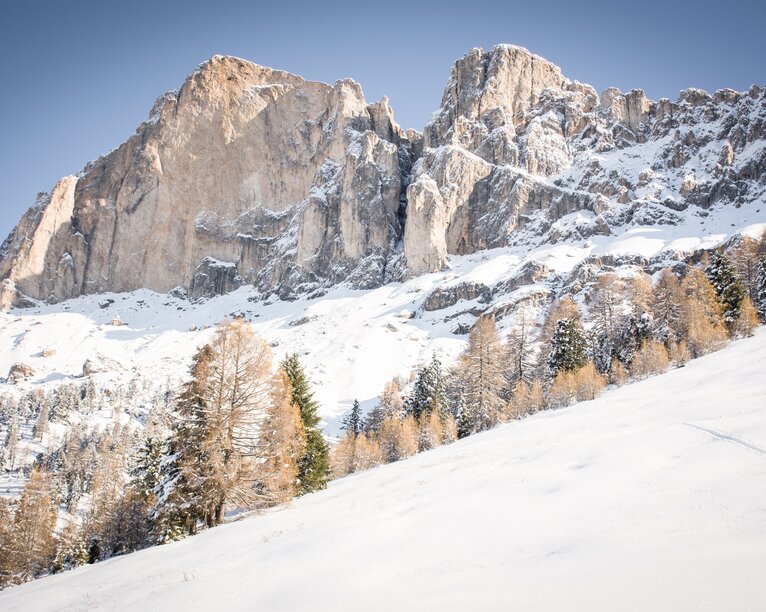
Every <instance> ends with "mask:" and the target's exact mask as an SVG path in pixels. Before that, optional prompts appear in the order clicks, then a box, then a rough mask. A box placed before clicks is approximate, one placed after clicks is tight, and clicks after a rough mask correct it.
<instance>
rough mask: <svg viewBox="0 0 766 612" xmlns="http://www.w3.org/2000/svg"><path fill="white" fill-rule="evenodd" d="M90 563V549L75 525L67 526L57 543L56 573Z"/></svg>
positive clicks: (54, 568) (54, 563)
mask: <svg viewBox="0 0 766 612" xmlns="http://www.w3.org/2000/svg"><path fill="white" fill-rule="evenodd" d="M87 562H88V547H87V546H86V544H85V540H84V539H83V537H82V533H81V531H80V529H79V528H78V526H77V525H76V524H75V523H70V524H69V525H67V526H66V527H65V528H64V530H63V531H62V533H61V536H60V537H59V538H58V540H57V541H56V558H55V560H54V562H53V571H54V572H63V571H66V570H69V569H72V568H75V567H78V566H80V565H84V564H85V563H87Z"/></svg>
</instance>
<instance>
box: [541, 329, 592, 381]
mask: <svg viewBox="0 0 766 612" xmlns="http://www.w3.org/2000/svg"><path fill="white" fill-rule="evenodd" d="M587 360H588V358H587V352H586V344H585V337H584V335H583V332H582V328H581V327H580V325H579V324H578V322H577V321H575V320H572V319H561V320H560V321H559V322H558V323H557V324H556V330H555V332H554V333H553V338H552V339H551V352H550V357H549V358H548V368H549V371H550V375H551V376H552V377H555V376H556V375H557V374H558V373H559V372H571V371H574V370H577V369H579V368H581V367H582V366H584V365H585V363H586V362H587Z"/></svg>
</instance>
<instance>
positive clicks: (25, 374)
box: [6, 363, 35, 385]
mask: <svg viewBox="0 0 766 612" xmlns="http://www.w3.org/2000/svg"><path fill="white" fill-rule="evenodd" d="M34 375H35V370H34V368H33V367H32V366H30V365H27V364H26V363H14V364H13V365H12V366H11V368H10V370H8V377H7V378H6V382H8V384H11V385H17V384H19V383H20V382H24V381H25V380H29V379H30V378H32V377H33V376H34Z"/></svg>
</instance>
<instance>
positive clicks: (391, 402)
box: [363, 378, 404, 434]
mask: <svg viewBox="0 0 766 612" xmlns="http://www.w3.org/2000/svg"><path fill="white" fill-rule="evenodd" d="M402 386H403V384H402V381H401V380H400V379H399V378H394V379H393V380H390V381H389V382H387V383H386V386H385V387H383V392H382V393H381V394H380V397H379V398H378V404H377V405H376V406H375V407H374V408H373V409H372V410H371V411H370V412H369V414H368V415H367V417H366V418H365V419H364V425H363V428H364V431H365V433H367V434H377V433H378V432H380V426H381V424H382V423H383V421H384V420H385V419H386V418H387V417H390V416H395V417H398V418H403V417H404V401H403V400H402Z"/></svg>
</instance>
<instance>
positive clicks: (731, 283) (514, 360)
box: [332, 238, 766, 476]
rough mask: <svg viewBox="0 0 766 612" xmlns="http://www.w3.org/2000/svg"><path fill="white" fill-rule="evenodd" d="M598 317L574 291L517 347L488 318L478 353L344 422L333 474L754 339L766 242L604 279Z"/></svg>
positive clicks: (591, 300)
mask: <svg viewBox="0 0 766 612" xmlns="http://www.w3.org/2000/svg"><path fill="white" fill-rule="evenodd" d="M584 298H585V301H586V303H587V306H588V308H587V316H585V315H584V314H583V313H582V312H581V309H580V306H579V305H578V303H577V301H575V299H574V298H573V297H572V296H570V295H564V296H562V297H561V298H560V299H558V300H556V301H555V302H554V303H553V304H552V306H551V308H550V309H549V311H548V313H547V317H546V319H545V321H544V323H543V324H542V326H541V328H540V330H539V332H538V333H537V338H536V339H533V333H534V331H533V326H532V325H531V324H530V322H529V321H528V320H527V318H526V316H525V315H524V313H520V316H519V318H518V320H517V321H516V325H515V326H513V327H512V328H511V330H510V332H509V333H508V335H507V337H506V338H505V339H503V338H501V336H500V334H499V333H498V331H497V329H496V326H495V321H494V319H493V318H492V317H490V316H483V317H481V318H479V319H478V320H477V322H476V324H475V325H474V326H473V328H472V330H471V332H470V335H469V337H468V346H467V348H466V349H465V351H464V352H463V354H462V355H461V356H460V357H459V359H458V360H457V362H456V363H455V365H454V366H453V367H451V368H449V369H448V370H446V371H445V370H444V369H443V368H442V366H441V363H440V361H439V359H438V358H437V357H436V356H434V358H433V360H432V361H431V362H430V363H429V364H427V365H424V366H421V367H420V368H418V369H417V371H416V372H414V374H413V376H412V379H413V381H414V382H413V383H412V384H411V385H409V390H407V391H406V390H405V388H406V387H407V384H406V382H405V381H402V380H401V379H395V380H393V381H391V382H389V383H388V385H387V386H386V388H385V389H384V391H383V393H382V394H381V396H380V398H379V400H378V404H377V406H376V407H375V408H374V409H373V410H371V411H370V413H369V414H368V415H367V417H366V418H362V417H361V415H360V411H359V406H358V403H357V402H355V403H354V407H353V408H352V411H351V413H350V414H349V415H348V416H347V417H346V419H345V420H344V430H345V432H346V434H345V436H344V437H343V438H342V439H341V440H340V442H339V443H338V445H337V446H336V447H335V452H334V455H333V462H332V467H333V474H334V475H335V476H344V475H346V474H350V473H353V472H357V471H360V470H364V469H368V468H370V467H374V466H376V465H380V464H383V463H390V462H392V461H398V460H400V459H405V458H406V457H409V456H411V455H413V454H415V453H416V452H421V451H424V450H429V449H431V448H434V447H435V446H439V445H440V444H447V443H449V442H452V441H453V440H455V439H457V438H463V437H465V436H469V435H471V434H474V433H477V432H480V431H484V430H486V429H490V428H492V427H495V426H496V425H498V424H500V423H504V422H507V421H510V420H513V419H518V418H522V417H524V416H526V415H528V414H531V413H534V412H537V411H539V410H543V409H546V408H556V407H561V406H567V405H569V404H571V403H574V402H578V401H587V400H591V399H594V398H596V397H597V396H598V395H599V394H600V393H601V391H602V390H603V389H604V388H605V387H606V386H607V385H608V384H613V385H622V384H624V383H625V382H627V381H629V380H641V379H643V378H646V377H649V376H654V375H657V374H661V373H663V372H665V371H666V370H667V369H668V368H669V367H670V366H671V365H675V366H676V367H681V366H683V365H684V364H685V363H686V362H687V361H688V360H689V359H692V358H696V357H700V356H702V355H704V354H706V353H710V352H712V351H716V350H719V349H721V348H723V347H724V346H725V345H726V344H727V342H728V340H729V338H737V337H746V336H750V335H752V333H753V330H754V329H755V327H756V326H757V325H758V323H759V318H760V320H761V321H763V320H765V319H766V240H764V239H761V240H758V241H756V240H752V239H747V238H744V239H743V240H742V241H741V242H740V244H739V245H737V247H736V248H734V249H732V250H731V252H730V253H728V254H727V253H726V252H724V251H718V252H715V253H714V254H713V256H712V258H711V259H710V260H709V261H703V263H702V265H701V267H694V266H689V267H686V268H685V269H684V271H683V273H682V274H678V273H676V272H674V271H673V270H671V269H670V268H666V269H663V270H661V271H660V272H659V273H658V274H657V275H656V278H655V280H654V282H652V280H651V278H650V277H649V276H648V275H646V274H644V273H639V274H637V275H635V276H632V277H629V278H621V277H619V276H618V275H616V274H614V273H611V272H608V273H604V274H601V275H599V276H598V277H597V278H596V279H595V281H594V282H593V283H592V284H591V286H590V287H589V290H588V291H587V293H586V294H585V296H584Z"/></svg>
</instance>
